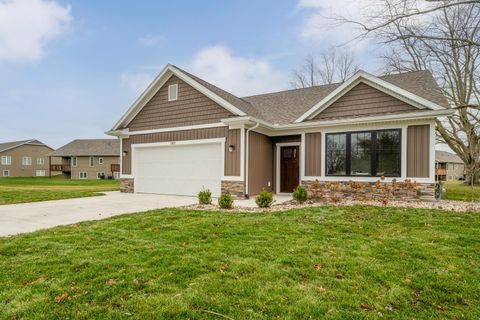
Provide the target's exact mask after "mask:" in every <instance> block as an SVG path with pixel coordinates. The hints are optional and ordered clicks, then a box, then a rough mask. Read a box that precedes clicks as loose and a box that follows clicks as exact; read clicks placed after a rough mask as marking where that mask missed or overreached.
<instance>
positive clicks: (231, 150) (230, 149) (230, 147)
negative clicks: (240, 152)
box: [228, 144, 235, 152]
mask: <svg viewBox="0 0 480 320" xmlns="http://www.w3.org/2000/svg"><path fill="white" fill-rule="evenodd" d="M233 151H235V145H234V144H231V145H229V146H228V152H233Z"/></svg>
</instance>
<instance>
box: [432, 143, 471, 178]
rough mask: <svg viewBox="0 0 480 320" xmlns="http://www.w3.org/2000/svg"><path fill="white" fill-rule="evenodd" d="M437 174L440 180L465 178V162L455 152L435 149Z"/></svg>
mask: <svg viewBox="0 0 480 320" xmlns="http://www.w3.org/2000/svg"><path fill="white" fill-rule="evenodd" d="M435 175H436V180H438V181H449V180H460V179H465V164H464V163H463V161H462V159H460V157H459V156H457V155H456V154H454V153H451V152H447V151H438V150H437V151H435Z"/></svg>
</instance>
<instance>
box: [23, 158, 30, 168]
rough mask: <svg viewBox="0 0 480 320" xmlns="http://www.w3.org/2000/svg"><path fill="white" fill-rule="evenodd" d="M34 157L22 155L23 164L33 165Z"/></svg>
mask: <svg viewBox="0 0 480 320" xmlns="http://www.w3.org/2000/svg"><path fill="white" fill-rule="evenodd" d="M31 165H32V157H22V166H31Z"/></svg>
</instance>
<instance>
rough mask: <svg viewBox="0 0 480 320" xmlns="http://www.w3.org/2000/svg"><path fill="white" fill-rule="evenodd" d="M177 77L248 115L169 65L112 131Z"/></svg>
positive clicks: (233, 110) (122, 124) (225, 104)
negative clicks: (171, 78) (170, 79)
mask: <svg viewBox="0 0 480 320" xmlns="http://www.w3.org/2000/svg"><path fill="white" fill-rule="evenodd" d="M172 75H176V76H177V77H179V78H180V79H181V80H183V81H185V82H186V83H188V84H189V85H190V86H192V87H193V88H195V89H196V90H198V91H200V92H201V93H202V94H204V95H205V96H207V97H208V98H210V99H212V100H213V101H215V102H217V103H218V104H219V105H220V106H222V107H224V108H225V109H227V110H228V111H230V112H232V113H234V114H236V115H238V116H245V115H246V113H245V112H243V111H241V110H240V109H238V108H237V107H235V106H234V105H232V104H231V103H229V102H227V101H226V100H224V99H223V98H221V97H219V96H218V95H216V94H215V93H213V92H212V91H210V90H209V89H207V88H205V87H204V86H203V85H201V84H200V83H198V82H197V81H195V80H193V79H192V78H190V77H189V76H187V75H186V74H185V73H183V72H181V71H180V70H178V69H177V68H175V67H174V66H172V65H170V64H167V65H166V66H165V68H163V69H162V71H161V72H160V73H159V74H158V76H157V77H156V78H155V79H154V80H153V81H152V83H151V84H150V85H149V86H148V87H147V89H146V90H145V91H143V93H142V94H141V95H140V97H139V98H138V99H137V100H135V102H134V103H133V104H132V106H131V107H130V108H129V109H128V110H127V112H126V113H125V114H124V115H123V116H122V117H121V118H120V120H119V121H118V122H117V123H116V124H115V125H114V126H113V129H112V130H110V131H109V132H111V131H116V130H118V129H119V128H121V127H122V126H126V125H128V124H129V123H130V121H131V120H132V119H133V118H134V117H135V116H136V115H137V114H138V113H139V112H140V110H142V108H143V107H144V106H145V104H147V102H148V101H149V100H150V99H151V98H152V97H153V96H154V95H155V94H156V93H157V91H158V90H159V89H160V88H161V87H162V86H163V85H164V84H165V82H166V81H167V80H168V79H169V78H170V77H171V76H172Z"/></svg>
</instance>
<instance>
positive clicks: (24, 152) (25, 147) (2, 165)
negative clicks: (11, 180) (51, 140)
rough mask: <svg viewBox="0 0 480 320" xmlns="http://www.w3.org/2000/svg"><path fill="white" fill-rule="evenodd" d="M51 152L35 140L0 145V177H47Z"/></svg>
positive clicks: (47, 147) (50, 149)
mask: <svg viewBox="0 0 480 320" xmlns="http://www.w3.org/2000/svg"><path fill="white" fill-rule="evenodd" d="M52 150H53V149H52V148H50V147H49V146H47V145H46V144H44V143H42V142H40V141H38V140H35V139H31V140H24V141H13V142H4V143H0V177H44V176H48V175H49V174H50V172H49V158H48V154H49V153H50V152H52Z"/></svg>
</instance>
